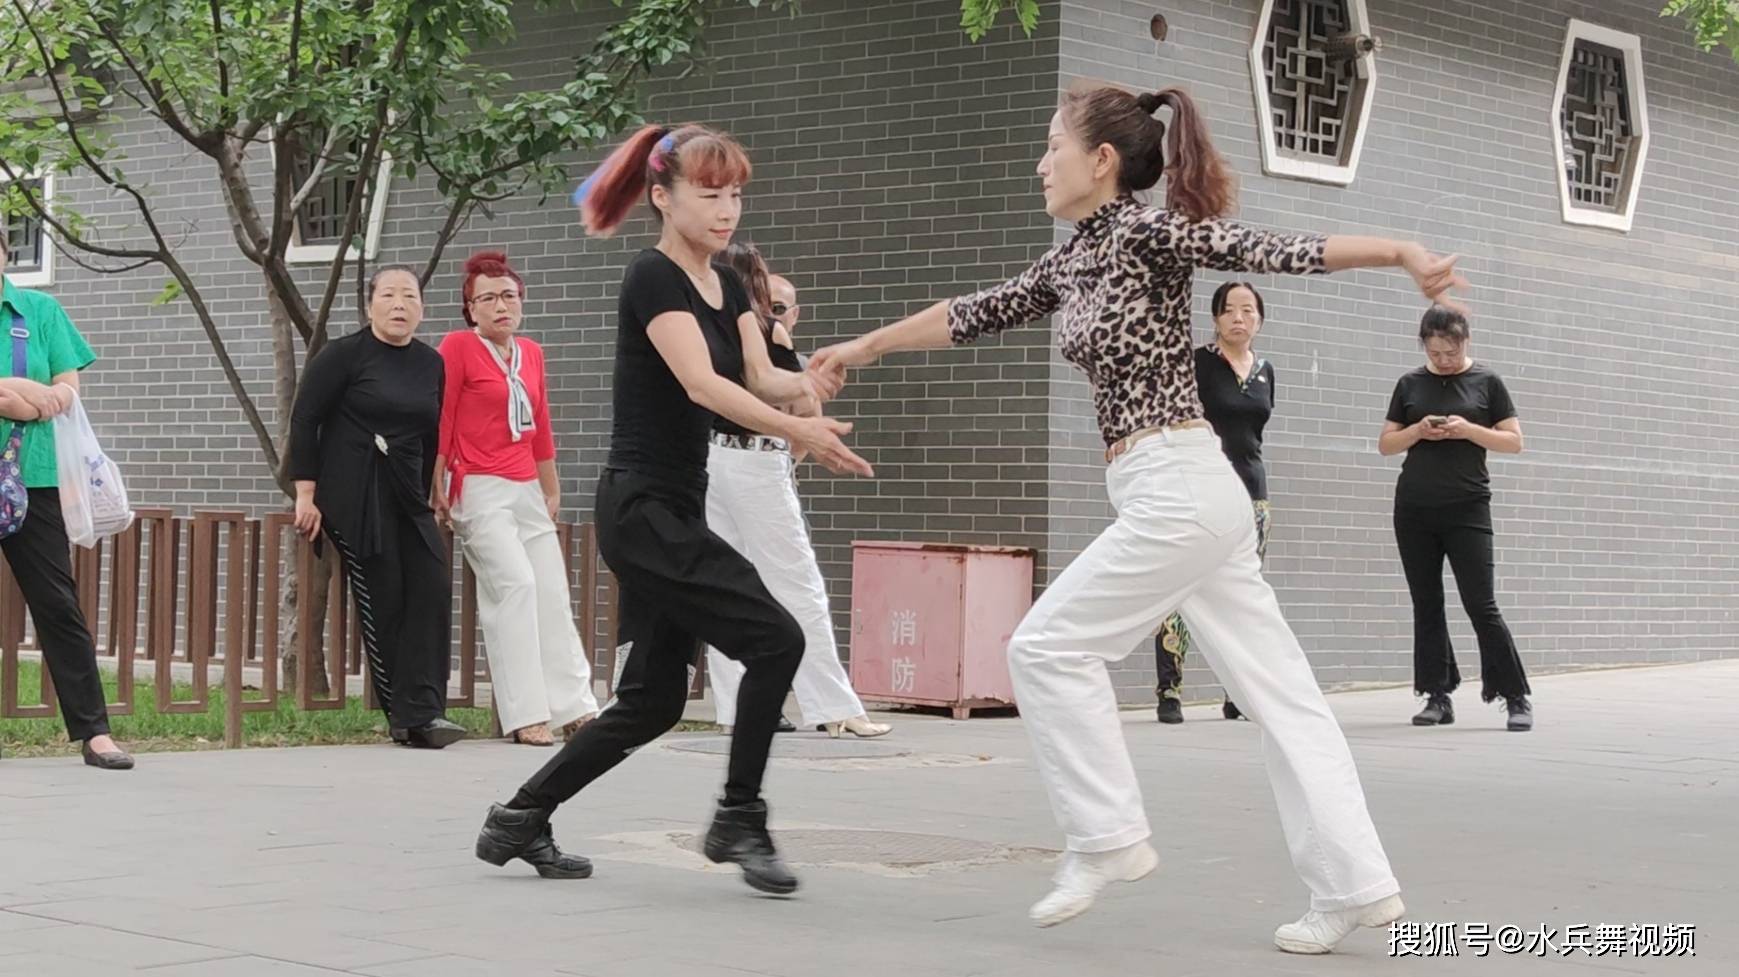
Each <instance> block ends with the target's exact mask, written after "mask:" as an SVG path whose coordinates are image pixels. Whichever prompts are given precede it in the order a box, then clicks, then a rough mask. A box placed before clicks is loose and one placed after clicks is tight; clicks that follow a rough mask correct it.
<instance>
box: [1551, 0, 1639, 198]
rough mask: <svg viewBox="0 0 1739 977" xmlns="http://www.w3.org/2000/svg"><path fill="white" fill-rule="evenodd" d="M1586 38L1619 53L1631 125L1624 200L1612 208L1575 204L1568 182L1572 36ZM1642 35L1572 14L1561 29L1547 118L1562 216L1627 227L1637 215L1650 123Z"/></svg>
mask: <svg viewBox="0 0 1739 977" xmlns="http://www.w3.org/2000/svg"><path fill="white" fill-rule="evenodd" d="M1577 41H1586V42H1588V43H1590V44H1598V45H1601V46H1602V47H1607V48H1611V49H1613V50H1616V51H1619V52H1621V53H1622V54H1623V55H1624V80H1625V99H1626V101H1627V103H1628V106H1629V109H1630V121H1631V125H1632V126H1633V127H1634V128H1635V130H1636V135H1635V137H1634V138H1633V140H1632V144H1633V146H1634V148H1633V150H1632V153H1631V158H1630V160H1629V166H1628V167H1627V172H1626V175H1625V178H1624V188H1623V191H1622V199H1623V205H1622V206H1620V207H1618V208H1616V209H1612V210H1607V209H1605V208H1599V207H1590V206H1587V205H1586V204H1580V203H1578V202H1577V201H1576V199H1575V194H1574V193H1573V192H1572V191H1571V188H1570V175H1569V172H1568V170H1567V169H1566V167H1567V166H1568V165H1569V163H1570V159H1569V157H1568V156H1567V155H1566V154H1565V152H1564V130H1563V122H1562V112H1563V107H1564V98H1565V94H1566V92H1567V89H1568V86H1569V81H1570V68H1571V65H1572V63H1573V62H1574V60H1575V55H1576V42H1577ZM1642 69H1643V65H1642V38H1640V37H1638V36H1637V35H1635V34H1626V33H1624V32H1623V31H1617V30H1613V29H1612V28H1610V27H1602V26H1601V25H1599V24H1594V23H1589V22H1588V21H1585V20H1576V19H1574V18H1572V19H1571V20H1570V21H1569V24H1568V25H1567V26H1566V27H1565V29H1564V50H1563V54H1562V56H1561V57H1560V58H1559V61H1558V82H1557V85H1556V86H1555V87H1554V88H1553V89H1552V104H1551V111H1550V112H1549V113H1548V118H1547V124H1548V126H1549V129H1548V131H1549V133H1550V137H1551V142H1552V155H1553V158H1554V159H1555V161H1556V162H1557V166H1556V179H1557V181H1558V199H1559V204H1560V207H1561V208H1562V211H1563V215H1564V221H1565V223H1568V224H1580V225H1584V226H1588V227H1603V228H1607V229H1609V230H1614V231H1625V232H1628V231H1629V230H1630V228H1631V226H1632V224H1633V223H1634V221H1635V219H1636V202H1637V199H1638V198H1639V197H1641V196H1642V177H1643V170H1644V165H1645V164H1646V163H1647V161H1648V144H1649V124H1648V96H1647V92H1646V89H1645V86H1644V84H1643V70H1642Z"/></svg>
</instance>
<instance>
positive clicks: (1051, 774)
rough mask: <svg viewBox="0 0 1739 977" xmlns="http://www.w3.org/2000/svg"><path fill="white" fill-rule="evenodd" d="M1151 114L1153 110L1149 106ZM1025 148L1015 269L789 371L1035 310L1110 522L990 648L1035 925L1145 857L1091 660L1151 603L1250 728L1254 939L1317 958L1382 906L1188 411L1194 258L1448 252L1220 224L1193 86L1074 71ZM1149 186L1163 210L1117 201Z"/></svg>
mask: <svg viewBox="0 0 1739 977" xmlns="http://www.w3.org/2000/svg"><path fill="white" fill-rule="evenodd" d="M1161 108H1169V109H1170V110H1171V122H1170V124H1169V125H1167V124H1166V123H1164V122H1161V121H1160V120H1159V119H1157V118H1155V117H1154V113H1155V112H1157V111H1158V110H1159V109H1161ZM1048 143H1049V144H1048V146H1047V147H1046V149H1045V153H1044V156H1043V158H1042V159H1040V160H1039V164H1038V174H1039V177H1040V179H1041V180H1042V181H1043V185H1044V194H1045V210H1046V211H1047V212H1048V213H1049V214H1050V215H1051V216H1052V217H1054V218H1058V219H1061V220H1067V221H1073V222H1075V234H1074V236H1073V237H1072V238H1070V239H1069V240H1068V241H1067V242H1065V243H1063V244H1061V245H1058V246H1057V247H1056V248H1054V249H1053V250H1052V251H1051V252H1050V253H1048V254H1046V255H1045V256H1044V257H1042V258H1040V259H1039V261H1038V263H1037V264H1035V265H1033V266H1032V267H1031V268H1029V269H1028V270H1027V271H1026V272H1024V273H1022V274H1021V275H1020V276H1019V277H1017V278H1015V279H1014V280H1012V281H1010V282H1007V283H1005V284H1002V285H999V286H996V287H994V288H990V289H987V290H985V291H981V292H979V293H977V294H975V295H971V296H968V297H964V298H958V299H954V300H953V301H949V302H942V303H938V304H936V305H933V306H931V307H930V308H928V309H926V310H924V311H923V312H920V313H918V314H917V315H915V316H912V317H911V318H909V319H906V320H904V321H902V322H899V323H897V324H895V325H892V326H888V327H887V328H884V329H881V330H878V331H876V332H873V333H870V334H869V335H867V336H863V337H861V338H859V339H856V340H853V341H851V342H848V343H845V344H842V345H839V346H834V347H830V348H828V349H824V350H821V351H819V352H817V353H816V354H815V357H814V359H813V360H812V361H811V362H810V370H811V372H822V373H827V374H830V375H831V376H832V378H833V380H834V381H835V382H843V381H844V373H845V370H846V368H848V367H852V366H862V365H864V364H868V363H873V362H874V361H875V360H877V359H878V358H880V357H881V356H883V355H885V354H887V353H892V352H896V351H899V350H916V349H935V348H940V347H945V346H950V345H958V344H964V343H969V342H972V341H973V340H976V339H979V338H981V337H984V336H988V335H991V334H993V333H997V332H1001V331H1003V330H1005V329H1009V328H1011V327H1013V326H1017V325H1020V324H1022V323H1025V322H1030V321H1032V320H1034V319H1040V318H1043V317H1045V316H1048V315H1051V314H1053V313H1055V314H1056V318H1057V321H1056V323H1055V330H1056V336H1057V343H1058V346H1059V347H1060V348H1061V351H1062V354H1063V356H1064V357H1065V358H1066V359H1068V360H1069V361H1070V362H1072V363H1074V364H1075V365H1077V366H1079V367H1081V368H1082V369H1083V370H1084V371H1085V372H1086V373H1087V376H1088V377H1089V379H1091V381H1092V384H1093V401H1094V407H1095V409H1096V411H1097V413H1098V418H1099V427H1100V431H1101V433H1102V434H1103V436H1104V439H1105V446H1106V450H1105V461H1106V463H1107V464H1108V465H1109V469H1108V471H1107V473H1106V484H1107V488H1108V490H1109V495H1110V498H1111V502H1112V505H1113V506H1114V507H1115V508H1116V510H1117V518H1116V521H1115V522H1113V523H1112V525H1111V527H1110V528H1109V529H1107V530H1106V531H1105V532H1104V533H1102V534H1101V535H1100V536H1099V538H1098V539H1097V540H1095V541H1094V542H1093V543H1092V544H1091V545H1090V546H1088V547H1087V549H1086V551H1085V552H1083V553H1082V554H1081V555H1080V557H1079V558H1077V559H1076V560H1075V561H1074V562H1073V563H1072V564H1070V565H1069V567H1068V568H1067V569H1066V570H1064V571H1063V573H1062V574H1061V575H1060V576H1059V577H1058V578H1057V579H1056V581H1055V582H1053V583H1052V584H1051V585H1050V586H1049V587H1048V588H1047V589H1046V590H1045V592H1044V594H1043V595H1041V596H1040V597H1039V599H1038V600H1037V601H1036V602H1035V603H1034V604H1033V607H1032V610H1031V611H1029V612H1028V614H1027V616H1026V619H1025V620H1024V621H1022V622H1021V624H1020V627H1019V628H1017V629H1016V631H1015V634H1014V636H1013V637H1012V638H1011V639H1010V641H1009V646H1008V661H1009V672H1010V675H1011V676H1012V678H1013V680H1014V689H1015V697H1016V699H1017V700H1018V701H1019V703H1020V709H1021V715H1022V716H1023V717H1025V719H1026V727H1027V731H1028V733H1029V734H1030V735H1031V736H1032V740H1033V746H1034V750H1033V752H1034V754H1035V757H1036V759H1037V762H1038V766H1039V771H1040V773H1041V775H1042V777H1043V779H1044V783H1045V787H1046V790H1047V792H1048V793H1049V795H1050V799H1051V808H1052V811H1053V812H1054V814H1055V815H1056V819H1057V823H1058V825H1059V826H1061V827H1062V829H1063V831H1064V833H1065V834H1066V836H1067V839H1068V841H1067V852H1066V853H1065V855H1064V858H1063V864H1062V868H1061V869H1060V870H1059V871H1058V873H1057V876H1056V880H1055V888H1054V889H1053V891H1052V892H1051V893H1050V894H1049V895H1047V896H1046V897H1045V898H1043V899H1041V900H1040V901H1039V902H1038V903H1036V904H1035V905H1034V906H1033V907H1032V912H1031V916H1032V919H1033V921H1034V922H1035V923H1037V924H1039V925H1040V926H1051V925H1055V924H1057V923H1061V922H1063V921H1065V920H1068V919H1072V918H1074V917H1075V916H1078V915H1080V914H1081V913H1083V912H1086V911H1087V909H1088V908H1090V907H1091V906H1092V905H1093V901H1094V899H1095V898H1096V897H1097V896H1098V894H1099V892H1100V891H1101V890H1102V889H1104V888H1105V886H1106V885H1108V884H1109V883H1111V882H1134V881H1137V880H1139V879H1142V878H1145V877H1146V876H1147V875H1149V874H1150V873H1152V872H1153V871H1154V869H1155V868H1157V867H1158V864H1159V857H1158V855H1157V854H1156V853H1155V852H1154V850H1153V848H1152V847H1151V846H1150V845H1149V844H1148V838H1149V837H1150V836H1151V831H1150V830H1149V828H1148V824H1147V817H1146V815H1145V813H1144V811H1143V809H1142V803H1141V789H1140V786H1139V785H1138V784H1137V783H1136V780H1135V771H1134V768H1133V767H1132V766H1131V764H1130V762H1129V750H1128V746H1127V745H1126V744H1125V743H1124V741H1123V732H1122V725H1121V722H1120V721H1119V718H1118V713H1117V701H1116V698H1115V697H1114V696H1113V694H1112V690H1111V682H1110V680H1109V678H1108V677H1107V675H1106V664H1107V663H1108V662H1113V661H1119V660H1121V659H1123V658H1125V657H1127V656H1128V655H1129V653H1130V652H1131V651H1132V650H1133V649H1134V648H1135V647H1136V646H1137V645H1138V644H1141V643H1143V642H1144V641H1145V640H1146V639H1148V638H1150V637H1152V635H1153V633H1154V631H1156V630H1157V629H1158V628H1159V626H1160V623H1161V622H1163V621H1164V620H1165V619H1166V617H1167V616H1169V615H1170V614H1171V613H1172V612H1173V611H1176V610H1180V609H1181V611H1182V612H1183V616H1184V619H1185V620H1186V621H1187V622H1188V623H1189V627H1190V630H1191V631H1192V632H1193V633H1194V634H1195V635H1196V637H1197V638H1199V639H1200V640H1201V644H1202V648H1203V653H1204V654H1206V656H1207V658H1208V661H1209V663H1210V664H1212V665H1213V667H1214V670H1215V672H1217V673H1218V674H1219V676H1220V678H1221V680H1222V681H1224V682H1225V685H1226V688H1227V691H1228V693H1229V694H1230V695H1231V696H1232V697H1233V698H1235V699H1236V700H1237V702H1238V705H1239V706H1240V707H1241V708H1242V709H1243V711H1244V712H1246V713H1248V714H1249V715H1250V718H1251V719H1252V720H1254V721H1255V723H1256V724H1257V725H1258V726H1260V727H1261V728H1262V733H1263V753H1264V755H1265V757H1266V759H1267V763H1268V775H1269V780H1270V782H1271V784H1272V786H1273V789H1274V796H1275V799H1276V800H1277V801H1278V802H1279V805H1280V818H1281V824H1282V826H1283V827H1284V829H1285V831H1286V838H1287V843H1288V847H1290V849H1291V851H1292V862H1293V866H1294V868H1295V869H1296V870H1297V872H1298V874H1299V876H1300V877H1301V878H1302V879H1303V880H1304V882H1305V884H1306V886H1308V887H1309V889H1310V894H1311V895H1310V910H1309V912H1307V913H1305V915H1304V917H1303V918H1302V919H1300V920H1299V921H1298V922H1296V923H1289V924H1287V925H1285V926H1282V927H1280V928H1279V930H1277V931H1276V932H1275V934H1274V938H1275V943H1276V945H1278V946H1279V948H1280V949H1282V950H1286V951H1289V952H1293V953H1327V952H1329V951H1330V950H1332V949H1333V948H1334V946H1335V944H1337V943H1339V942H1340V940H1341V939H1342V938H1344V937H1345V936H1347V935H1348V934H1349V933H1351V932H1352V931H1353V930H1354V929H1355V928H1357V927H1359V926H1382V925H1385V924H1387V923H1389V922H1390V921H1392V920H1395V919H1397V918H1399V917H1400V916H1401V913H1402V906H1401V899H1400V896H1399V892H1400V886H1399V884H1398V883H1397V882H1396V881H1395V876H1394V874H1393V873H1392V872H1391V871H1390V870H1389V860H1388V858H1387V856H1386V855H1385V854H1384V853H1383V846H1382V843H1381V842H1380V841H1378V839H1377V831H1376V828H1375V827H1373V826H1372V824H1371V818H1370V815H1369V813H1367V811H1366V809H1365V798H1364V792H1363V790H1362V789H1361V787H1360V786H1359V776H1358V771H1357V769H1356V768H1355V767H1354V765H1353V758H1352V754H1351V752H1350V751H1348V749H1347V744H1346V739H1345V737H1344V736H1343V735H1342V734H1341V730H1340V727H1339V725H1337V724H1336V722H1335V718H1334V713H1332V712H1330V711H1329V708H1328V703H1327V702H1326V701H1325V700H1324V699H1323V695H1322V691H1321V689H1320V688H1319V687H1318V686H1317V684H1316V677H1315V676H1314V675H1312V674H1311V670H1310V663H1309V662H1308V661H1306V660H1305V657H1304V650H1303V649H1302V648H1300V647H1299V644H1298V639H1297V638H1296V637H1294V636H1293V633H1292V629H1291V628H1289V627H1287V625H1286V620H1285V618H1283V617H1282V616H1281V614H1280V605H1279V604H1278V603H1277V602H1276V601H1275V599H1274V591H1273V590H1272V589H1270V588H1269V586H1268V584H1267V583H1266V582H1265V581H1264V580H1263V579H1262V573H1261V562H1260V560H1259V558H1258V556H1257V549H1256V540H1257V536H1256V526H1255V518H1254V515H1253V514H1252V511H1251V507H1250V506H1249V505H1248V503H1249V500H1250V496H1249V493H1248V492H1247V491H1246V490H1245V488H1244V485H1243V483H1242V481H1240V480H1239V478H1238V475H1237V473H1236V472H1235V471H1234V470H1233V468H1232V465H1231V463H1230V462H1229V461H1227V460H1226V456H1225V454H1224V453H1223V452H1222V451H1221V450H1220V444H1219V441H1218V439H1217V438H1215V437H1214V432H1213V429H1212V428H1211V427H1210V426H1209V424H1208V422H1207V421H1206V420H1205V419H1204V417H1203V414H1202V404H1201V398H1200V396H1199V395H1198V392H1197V389H1196V377H1195V370H1194V355H1193V352H1192V345H1193V344H1192V343H1191V341H1190V283H1191V279H1192V277H1193V273H1194V271H1195V269H1196V268H1197V267H1203V266H1205V267H1209V268H1217V269H1221V270H1225V271H1244V272H1265V273H1280V274H1295V275H1296V274H1311V273H1321V272H1327V271H1339V270H1342V269H1346V268H1373V267H1399V268H1403V269H1405V270H1406V271H1407V272H1408V273H1409V274H1410V275H1412V277H1413V280H1414V281H1415V282H1416V283H1417V284H1418V286H1419V290H1420V292H1421V293H1422V294H1423V295H1424V296H1425V298H1427V299H1428V300H1430V301H1433V302H1435V301H1438V300H1440V299H1444V298H1445V296H1446V295H1447V293H1448V292H1449V290H1450V288H1451V286H1455V285H1464V284H1465V281H1464V280H1463V279H1462V278H1461V276H1460V275H1458V274H1456V271H1455V259H1454V258H1440V257H1437V256H1435V255H1433V254H1431V253H1430V252H1428V251H1426V250H1425V249H1424V248H1422V247H1420V246H1419V245H1417V244H1413V243H1410V242H1401V241H1388V240H1383V239H1380V238H1368V237H1346V236H1341V235H1335V236H1331V237H1323V236H1319V235H1312V234H1277V233H1273V232H1269V231H1262V230H1257V229H1255V228H1252V227H1246V226H1242V225H1239V224H1234V223H1231V222H1229V221H1225V220H1222V219H1221V218H1223V217H1224V215H1225V214H1226V213H1227V212H1229V211H1230V210H1231V208H1232V204H1233V201H1234V198H1235V187H1234V186H1233V181H1232V175H1231V172H1230V170H1229V169H1228V168H1227V166H1226V163H1225V160H1223V159H1222V158H1221V157H1220V155H1219V153H1218V152H1216V151H1215V149H1214V146H1213V141H1212V140H1211V139H1210V138H1209V136H1208V131H1207V127H1206V125H1205V124H1204V123H1203V121H1202V118H1201V114H1200V113H1199V112H1198V111H1197V110H1196V106H1195V103H1194V101H1192V100H1191V99H1190V97H1189V96H1188V95H1187V94H1185V93H1184V92H1183V91H1182V90H1180V89H1176V88H1168V89H1166V90H1164V91H1161V92H1154V93H1151V94H1145V95H1141V96H1135V95H1131V94H1130V93H1128V92H1126V91H1123V90H1121V89H1117V88H1111V87H1095V88H1089V89H1082V90H1077V91H1074V92H1071V93H1069V94H1067V95H1065V96H1064V97H1063V99H1062V103H1061V105H1060V106H1059V108H1058V110H1057V113H1056V115H1055V116H1053V117H1052V119H1051V129H1050V134H1049V137H1048ZM1162 177H1163V178H1164V179H1165V181H1166V189H1165V206H1164V207H1163V208H1162V207H1154V206H1149V205H1147V204H1143V203H1141V202H1138V201H1137V200H1136V199H1135V197H1134V194H1135V193H1136V192H1139V191H1144V190H1148V189H1151V188H1152V187H1153V186H1154V185H1156V184H1157V183H1158V182H1159V181H1160V179H1161V178H1162Z"/></svg>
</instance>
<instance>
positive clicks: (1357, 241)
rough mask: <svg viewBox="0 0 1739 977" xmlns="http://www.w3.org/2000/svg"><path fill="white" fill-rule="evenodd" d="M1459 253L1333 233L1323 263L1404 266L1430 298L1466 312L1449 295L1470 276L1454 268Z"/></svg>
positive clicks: (1338, 268)
mask: <svg viewBox="0 0 1739 977" xmlns="http://www.w3.org/2000/svg"><path fill="white" fill-rule="evenodd" d="M1459 257H1460V256H1459V255H1453V254H1452V255H1448V256H1447V257H1445V256H1442V255H1435V254H1432V253H1431V252H1429V251H1427V250H1425V248H1424V246H1422V245H1419V244H1415V243H1414V242H1412V241H1391V240H1389V239H1388V238H1380V237H1359V236H1355V235H1350V234H1333V235H1330V236H1329V238H1328V240H1327V242H1325V243H1324V245H1323V251H1322V263H1323V266H1324V267H1325V268H1326V269H1327V270H1329V271H1344V270H1346V269H1348V268H1401V269H1404V270H1405V271H1406V272H1407V274H1409V275H1412V276H1413V282H1414V284H1416V285H1418V286H1419V293H1420V294H1421V295H1423V296H1425V297H1426V298H1427V299H1429V300H1430V301H1432V302H1434V303H1436V304H1438V305H1444V306H1448V307H1449V308H1452V309H1454V310H1456V311H1457V312H1460V313H1462V314H1463V315H1465V314H1467V308H1466V306H1463V305H1462V304H1461V303H1460V302H1458V301H1456V300H1455V299H1454V298H1453V297H1451V296H1450V294H1449V292H1450V290H1451V289H1457V288H1463V289H1464V288H1467V279H1466V278H1465V277H1464V276H1462V274H1461V273H1460V272H1458V271H1456V270H1455V262H1456V260H1457V259H1458V258H1459Z"/></svg>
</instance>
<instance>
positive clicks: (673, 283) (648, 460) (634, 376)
mask: <svg viewBox="0 0 1739 977" xmlns="http://www.w3.org/2000/svg"><path fill="white" fill-rule="evenodd" d="M716 270H717V271H718V276H719V281H720V283H721V284H722V286H723V287H722V291H723V293H724V303H725V304H724V308H722V309H715V308H713V307H712V306H710V305H708V304H707V301H706V299H705V298H703V297H702V296H701V294H700V290H699V289H697V288H696V287H695V285H694V282H693V280H691V279H690V278H689V277H688V273H687V272H685V271H683V270H682V268H681V266H679V265H678V264H677V263H676V262H674V261H672V260H671V259H670V258H669V256H667V255H665V254H664V252H662V251H659V250H657V249H656V248H648V249H646V250H645V251H642V252H640V253H639V254H638V255H635V256H634V260H633V261H630V262H629V263H628V270H627V272H626V273H624V274H623V276H622V295H621V299H620V302H619V304H618V307H617V325H616V372H615V379H614V381H613V383H614V385H615V386H614V390H613V391H612V399H613V403H614V405H615V406H614V417H613V419H612V422H611V427H610V459H609V461H608V463H607V464H608V466H609V467H611V468H620V469H624V470H627V471H634V472H641V473H644V474H647V475H653V476H657V477H660V478H669V479H672V480H674V481H677V482H680V483H682V484H685V485H689V486H705V484H706V453H707V436H708V432H709V430H710V429H711V428H712V422H713V416H714V415H713V413H712V411H709V410H707V409H706V408H704V407H702V406H700V405H699V404H697V403H695V402H694V401H692V400H690V399H689V398H688V392H687V391H685V390H684V389H683V388H682V384H681V383H680V382H678V381H677V379H676V374H674V373H672V372H671V370H670V367H669V366H668V365H666V364H665V362H664V358H663V357H662V356H660V355H658V349H657V347H655V346H653V345H652V338H651V337H650V336H648V335H647V334H646V327H647V325H648V324H650V323H651V322H652V320H653V319H655V318H657V317H658V316H660V315H662V314H663V313H666V312H687V313H690V314H692V315H693V316H694V317H695V320H696V321H697V322H699V323H700V331H701V335H703V336H705V337H706V344H707V349H708V350H709V351H710V352H711V353H712V361H713V369H714V370H715V371H717V372H718V374H719V375H720V376H723V377H729V378H731V379H733V380H736V381H739V382H740V381H741V380H742V377H743V347H742V340H741V338H740V337H739V336H738V333H737V319H739V318H740V317H741V316H742V315H743V313H745V312H748V311H749V310H750V308H751V306H750V304H749V292H748V289H746V288H744V287H743V281H742V279H741V278H738V277H737V274H736V272H733V271H731V270H730V269H729V268H719V269H716Z"/></svg>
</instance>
